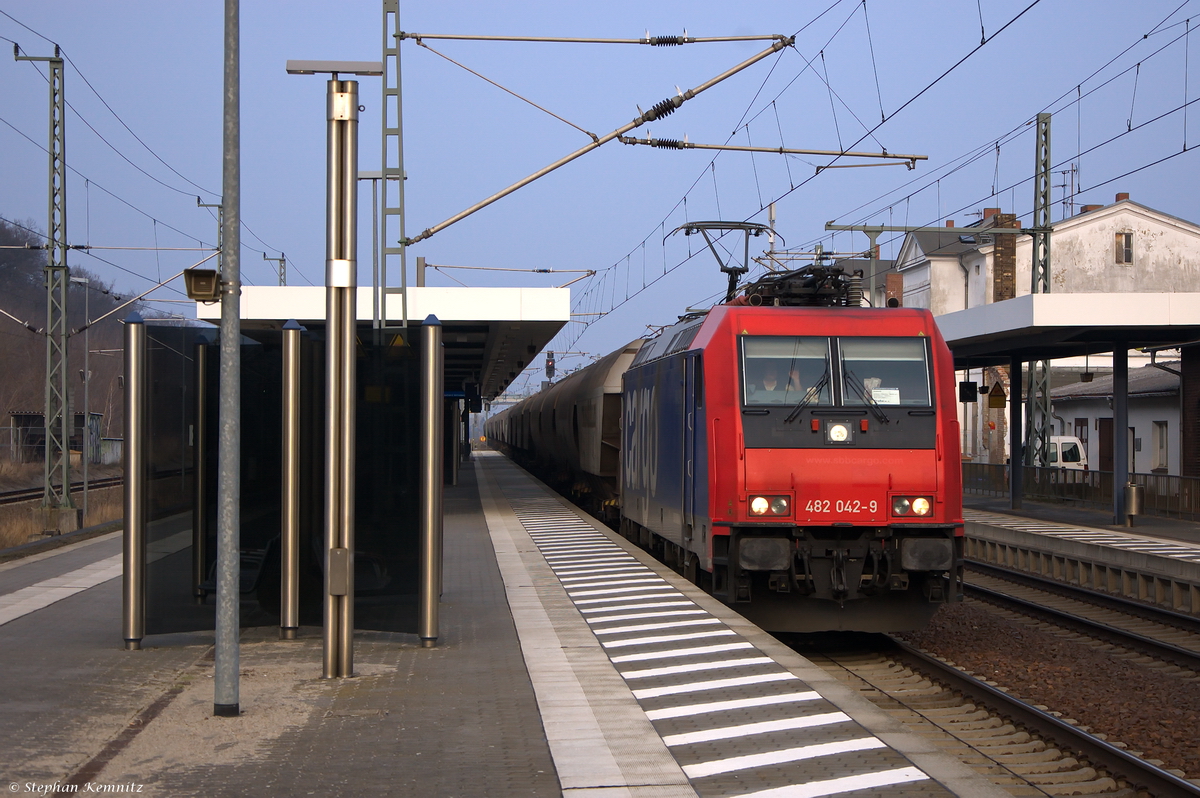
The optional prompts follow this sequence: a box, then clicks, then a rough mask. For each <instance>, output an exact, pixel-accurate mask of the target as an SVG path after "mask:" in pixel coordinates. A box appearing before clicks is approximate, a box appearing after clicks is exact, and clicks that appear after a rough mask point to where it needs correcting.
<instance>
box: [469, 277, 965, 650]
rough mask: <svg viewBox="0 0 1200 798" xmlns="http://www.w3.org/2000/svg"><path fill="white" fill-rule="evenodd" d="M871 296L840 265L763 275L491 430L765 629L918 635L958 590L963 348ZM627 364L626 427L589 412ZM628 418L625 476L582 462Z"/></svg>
mask: <svg viewBox="0 0 1200 798" xmlns="http://www.w3.org/2000/svg"><path fill="white" fill-rule="evenodd" d="M860 304H861V284H860V279H859V276H858V275H846V274H844V273H843V272H842V271H841V270H840V269H838V268H836V267H827V266H820V265H818V266H812V267H808V268H806V269H802V270H800V271H797V272H786V273H782V274H774V275H769V276H768V277H766V278H763V279H762V280H759V281H758V282H756V283H754V284H752V285H750V286H749V287H748V288H746V290H745V293H744V294H743V295H742V296H739V297H737V298H736V299H735V300H734V301H733V302H730V303H727V304H724V305H718V306H717V307H714V308H713V309H712V310H710V311H708V312H706V313H698V314H693V315H689V316H685V317H683V318H682V319H680V321H679V323H677V324H675V325H673V326H671V327H669V328H667V329H665V330H663V331H662V332H661V333H660V334H659V335H658V336H656V337H654V338H651V339H649V340H647V341H645V342H644V343H643V344H642V345H641V347H640V349H639V348H637V347H636V346H634V345H630V346H627V347H624V348H623V349H622V350H621V356H620V357H619V358H617V359H615V360H614V358H613V357H611V356H610V357H609V358H605V360H604V361H601V362H600V363H597V364H596V365H595V366H594V367H592V368H594V369H596V370H597V373H599V372H600V371H603V372H604V374H603V375H602V376H600V377H597V378H594V379H593V378H591V377H589V376H587V373H586V371H585V372H577V373H576V375H572V379H570V380H564V381H563V382H562V383H560V384H558V385H555V386H552V387H551V388H550V392H548V393H543V394H541V395H540V396H539V397H535V398H534V399H532V400H527V401H526V402H523V403H522V404H521V405H517V406H515V407H513V408H510V409H509V410H507V411H505V413H504V414H502V415H499V416H496V417H494V418H493V419H491V420H490V421H489V422H488V436H489V439H491V440H492V441H493V442H494V443H495V444H496V445H498V446H499V447H500V448H503V449H505V450H506V451H508V452H510V453H511V454H513V455H514V456H515V457H516V458H517V459H518V460H519V461H521V462H524V463H526V464H527V465H532V466H534V468H533V469H532V470H535V473H536V472H540V473H539V475H541V476H542V477H543V478H544V479H547V481H549V482H550V483H551V484H555V485H557V486H559V487H560V488H563V489H565V490H569V491H573V492H574V493H575V494H576V495H577V497H579V496H581V494H582V498H584V499H585V500H586V501H585V503H588V504H590V505H591V506H592V507H593V508H594V509H600V508H613V507H614V506H615V507H617V508H619V514H618V515H617V518H618V519H619V529H620V531H621V532H622V534H624V535H625V536H626V537H629V538H630V539H632V540H635V541H637V542H638V543H639V544H641V545H642V546H643V547H646V548H648V549H650V550H652V551H655V552H656V553H657V554H658V555H659V556H660V557H661V558H662V559H663V560H664V561H666V562H668V563H671V564H673V565H675V566H676V567H677V568H679V569H680V570H681V571H682V573H684V574H685V575H686V576H688V577H689V578H690V579H692V580H693V581H695V582H696V583H697V584H699V585H701V586H703V587H704V588H706V589H707V590H708V591H709V592H710V593H712V595H714V596H715V597H717V598H719V599H721V600H723V601H725V602H727V603H729V604H730V605H733V606H734V607H735V608H736V609H737V610H738V611H739V612H741V613H742V614H744V615H746V616H747V617H748V618H750V619H751V620H753V621H754V622H755V623H757V624H758V625H760V626H762V627H763V628H765V629H768V630H771V631H776V632H814V631H825V630H855V631H870V632H876V631H903V630H908V629H915V628H920V627H922V626H924V625H925V624H926V622H927V621H928V620H929V618H930V616H931V615H932V614H933V612H934V611H935V610H936V609H937V608H938V607H939V606H940V605H941V604H943V603H946V602H949V601H955V600H958V599H959V598H960V595H961V587H960V586H961V577H962V573H961V572H962V490H961V471H960V469H961V465H960V461H959V448H958V445H959V444H958V441H959V435H958V421H957V413H956V407H955V396H954V370H953V369H954V367H953V361H952V359H951V356H950V352H949V350H948V349H947V347H946V344H945V342H944V340H943V339H942V337H941V335H940V333H939V332H938V329H937V326H936V324H935V323H934V320H933V316H932V315H931V314H930V313H929V312H928V311H926V310H918V309H907V308H884V309H875V308H863V307H859V305H860ZM634 351H636V355H633V352H634ZM617 354H618V353H614V355H617ZM631 355H632V362H630V356H631ZM626 364H628V366H627V367H626ZM622 370H623V371H624V376H623V380H622V388H621V402H620V405H619V407H620V417H619V420H618V419H617V418H613V417H611V416H612V415H613V414H614V413H615V412H616V410H617V407H618V406H617V403H616V402H614V401H605V402H599V403H598V402H597V401H596V400H595V398H591V399H587V400H586V405H585V396H590V394H591V393H596V392H597V391H600V390H603V392H604V393H606V394H611V393H614V392H615V391H616V386H615V383H616V380H615V374H616V373H619V372H620V371H622ZM610 372H612V373H610ZM601 384H603V385H605V386H606V387H605V388H604V389H601V388H600V385H601ZM585 386H591V387H590V388H586V389H585ZM612 398H613V399H615V396H614V397H612ZM581 408H584V409H585V410H586V412H580V410H581ZM593 408H594V409H593ZM597 411H598V412H597ZM618 423H619V430H620V437H619V441H620V470H619V473H617V472H616V468H615V466H616V464H615V463H612V462H611V461H609V462H608V463H607V465H606V464H604V463H602V462H600V461H599V460H596V461H595V462H592V460H593V459H594V458H593V459H589V458H581V457H579V456H578V455H577V453H579V452H583V451H585V450H587V449H588V446H587V445H586V444H587V441H588V439H589V438H590V437H592V436H594V437H596V438H597V440H596V442H595V443H596V446H595V447H592V448H597V450H600V449H603V448H604V447H609V448H611V447H612V446H613V444H614V443H615V442H616V441H615V440H614V437H615V436H614V435H613V431H614V430H616V429H617V426H616V425H617V424H618ZM531 428H532V429H538V430H544V431H545V430H552V431H554V432H551V433H550V434H549V435H545V433H543V439H544V445H543V446H542V447H541V448H545V445H551V446H556V447H557V449H558V450H559V451H557V453H556V454H555V456H553V457H547V455H546V453H544V452H538V451H537V449H538V447H537V446H535V445H533V444H534V439H535V438H536V437H537V436H531V435H529V434H527V433H526V431H527V430H529V429H531ZM556 438H557V440H558V443H557V444H555V443H554V440H555V439H556ZM564 453H569V455H568V456H567V458H566V459H568V460H571V461H572V463H573V465H570V464H566V463H565V462H564V459H563V454H564ZM575 460H578V461H579V462H577V463H576V462H574V461H575ZM539 462H540V463H549V462H553V463H554V467H553V468H551V469H537V468H536V465H537V464H538V463H539ZM581 486H585V487H582V488H581ZM606 486H611V487H606Z"/></svg>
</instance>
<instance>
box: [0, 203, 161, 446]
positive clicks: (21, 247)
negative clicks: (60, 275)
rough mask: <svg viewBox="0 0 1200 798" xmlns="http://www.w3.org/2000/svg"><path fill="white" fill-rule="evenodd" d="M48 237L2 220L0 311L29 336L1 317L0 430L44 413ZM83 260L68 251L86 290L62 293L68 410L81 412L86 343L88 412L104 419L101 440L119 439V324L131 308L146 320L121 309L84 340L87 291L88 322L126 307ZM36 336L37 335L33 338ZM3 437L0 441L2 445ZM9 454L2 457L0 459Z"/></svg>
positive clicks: (25, 225) (73, 286) (27, 226)
mask: <svg viewBox="0 0 1200 798" xmlns="http://www.w3.org/2000/svg"><path fill="white" fill-rule="evenodd" d="M45 240H46V239H45V236H44V235H43V234H42V233H41V232H40V231H39V230H38V229H37V227H36V226H35V225H34V224H33V223H31V222H21V223H16V224H9V223H7V222H4V221H3V220H0V310H2V311H4V312H5V313H8V314H10V315H12V316H15V317H16V318H18V319H20V320H21V322H24V323H27V324H28V325H29V326H31V327H33V328H34V329H33V330H30V329H28V328H25V327H22V325H21V324H18V323H17V322H15V321H13V320H12V319H10V318H8V317H6V316H5V315H3V314H0V413H3V417H2V418H0V428H3V427H7V426H8V425H9V423H10V416H9V414H10V413H13V412H37V413H40V412H43V411H44V410H45V407H46V336H45V330H44V328H45V326H46V285H45V276H44V275H45V264H46V254H47V253H46V250H44V249H42V245H43V244H44V243H45ZM79 257H80V255H79V254H78V253H76V252H71V253H69V254H68V256H67V263H68V265H70V266H71V276H72V277H84V278H87V280H88V281H89V283H90V284H89V285H88V286H84V285H82V284H80V283H71V284H70V286H69V288H68V292H67V329H68V331H72V330H75V331H78V332H75V333H74V334H73V335H71V338H70V342H69V344H68V368H69V376H70V388H69V391H70V395H71V399H70V401H71V411H72V412H82V411H83V376H84V375H83V362H84V358H83V353H84V339H85V337H86V338H87V342H88V348H89V349H90V350H91V357H90V359H89V361H90V362H89V363H88V366H89V370H90V371H91V380H90V386H89V393H90V406H91V407H90V409H91V411H92V412H93V413H103V414H104V418H103V419H102V421H101V427H100V429H101V431H102V434H103V436H104V437H106V438H108V437H121V435H122V432H121V418H122V404H121V386H120V383H119V380H118V377H119V376H120V375H121V373H122V370H123V367H124V357H123V349H122V347H123V333H122V325H121V322H120V320H121V319H124V318H126V317H127V316H128V315H129V314H130V313H131V312H133V311H134V310H135V309H136V310H137V311H138V312H139V313H142V314H143V315H155V314H148V312H147V310H146V309H145V308H144V307H141V306H140V305H141V303H135V304H134V305H130V306H128V307H127V308H123V309H122V310H120V311H118V312H117V313H115V314H113V315H112V316H109V317H108V318H107V319H105V320H103V321H101V322H99V323H97V324H95V325H93V326H92V327H91V329H90V332H89V333H88V335H87V336H85V335H84V332H83V330H84V327H85V326H86V324H85V318H84V308H85V302H84V292H85V291H87V292H88V296H87V303H86V308H87V317H88V318H90V319H95V318H98V317H100V316H103V315H104V314H105V313H108V312H109V311H111V310H112V309H113V308H115V307H117V306H118V305H120V304H121V303H122V302H124V301H126V300H125V298H121V297H118V296H116V295H115V294H113V293H112V283H111V282H109V281H106V280H104V279H103V278H101V277H99V276H98V275H96V274H95V273H94V272H90V271H88V270H87V269H85V268H82V267H79V266H76V265H75V263H76V261H77V259H78V258H79ZM35 331H36V332H35ZM7 442H8V436H7V435H3V436H0V445H4V444H7ZM5 454H7V453H6V452H0V456H2V455H5Z"/></svg>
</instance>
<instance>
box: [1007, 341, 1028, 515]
mask: <svg viewBox="0 0 1200 798" xmlns="http://www.w3.org/2000/svg"><path fill="white" fill-rule="evenodd" d="M1021 366H1022V363H1021V361H1020V360H1018V359H1017V358H1015V357H1014V358H1010V359H1009V363H1008V370H1009V376H1008V488H1009V506H1010V507H1012V509H1014V510H1020V509H1021V500H1022V497H1023V496H1024V493H1025V486H1024V481H1025V458H1024V456H1023V455H1024V453H1023V452H1022V449H1024V442H1025V436H1024V435H1023V434H1021V412H1022V410H1023V409H1024V406H1023V405H1022V404H1021Z"/></svg>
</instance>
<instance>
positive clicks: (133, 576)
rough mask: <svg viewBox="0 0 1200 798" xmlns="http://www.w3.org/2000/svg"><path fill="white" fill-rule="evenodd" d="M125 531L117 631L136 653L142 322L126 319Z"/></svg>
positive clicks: (142, 517)
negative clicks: (119, 624)
mask: <svg viewBox="0 0 1200 798" xmlns="http://www.w3.org/2000/svg"><path fill="white" fill-rule="evenodd" d="M122 455H123V458H124V460H125V463H124V470H125V500H124V503H125V507H124V510H125V534H124V537H123V542H122V555H123V556H122V559H123V564H124V569H123V574H122V579H121V596H122V601H121V630H122V635H123V636H124V638H125V650H126V651H138V650H140V649H141V647H142V638H143V637H144V636H145V634H146V476H147V469H146V324H145V322H144V321H142V317H141V316H139V315H138V314H137V313H132V314H130V316H129V318H127V319H126V320H125V446H124V451H123V452H122Z"/></svg>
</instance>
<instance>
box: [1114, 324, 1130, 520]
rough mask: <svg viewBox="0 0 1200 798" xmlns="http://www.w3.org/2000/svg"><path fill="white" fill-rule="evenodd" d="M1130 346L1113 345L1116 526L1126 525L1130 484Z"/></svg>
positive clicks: (1122, 342) (1126, 344) (1125, 344)
mask: <svg viewBox="0 0 1200 798" xmlns="http://www.w3.org/2000/svg"><path fill="white" fill-rule="evenodd" d="M1128 347H1129V344H1128V343H1127V342H1125V341H1116V342H1115V343H1114V344H1113V353H1112V363H1113V387H1112V391H1113V393H1112V409H1113V431H1112V434H1113V523H1114V524H1118V525H1121V524H1124V523H1125V513H1126V510H1127V508H1126V506H1125V485H1126V484H1127V483H1128V482H1129V348H1128Z"/></svg>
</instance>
